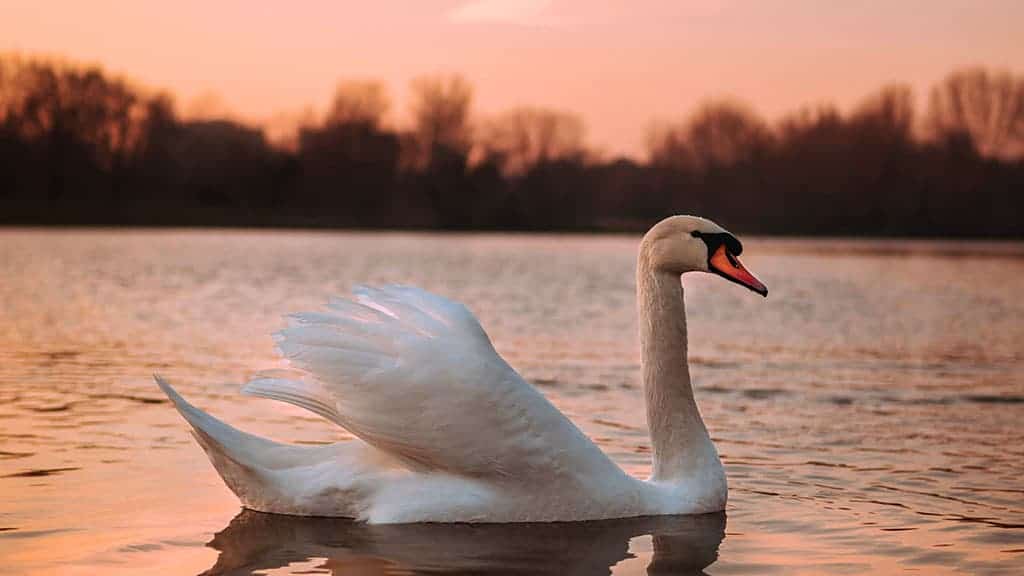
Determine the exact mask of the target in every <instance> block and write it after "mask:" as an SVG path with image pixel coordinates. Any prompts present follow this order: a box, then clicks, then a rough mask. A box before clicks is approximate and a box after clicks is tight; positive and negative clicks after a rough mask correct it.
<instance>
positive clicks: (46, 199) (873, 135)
mask: <svg viewBox="0 0 1024 576" xmlns="http://www.w3.org/2000/svg"><path fill="white" fill-rule="evenodd" d="M411 102H412V103H411V106H412V108H411V110H410V112H411V114H410V116H411V119H412V121H411V126H410V127H409V128H408V129H398V128H395V127H393V126H391V125H389V124H388V123H387V122H386V118H387V116H388V112H389V107H390V106H389V100H388V96H387V94H386V92H385V90H384V89H383V87H382V86H381V85H380V84H377V83H373V82H362V83H360V82H355V83H353V82H349V83H343V84H341V85H340V86H339V87H338V89H337V92H336V94H335V96H334V99H333V101H332V103H331V105H330V107H329V109H328V111H327V112H326V114H324V115H323V117H322V118H318V119H315V120H310V121H307V122H305V123H304V124H303V125H301V126H299V127H298V129H297V131H296V134H295V136H294V138H291V139H290V140H289V141H286V142H282V141H275V142H271V141H269V140H268V138H267V136H266V134H265V133H264V131H263V130H261V129H259V128H258V127H254V126H251V125H245V124H243V123H240V122H236V121H232V120H229V119H216V120H195V119H185V118H182V117H181V116H179V114H178V113H177V112H176V110H175V105H174V102H173V100H172V98H171V97H170V96H168V95H167V94H162V93H151V92H148V91H146V90H144V89H141V88H138V87H135V86H134V85H132V84H131V83H129V82H128V81H126V80H124V79H121V78H117V77H113V76H111V75H109V74H106V73H104V72H103V71H102V70H100V69H98V68H95V67H81V66H76V65H69V64H62V63H54V62H51V61H43V60H32V59H29V60H25V59H20V58H17V57H3V58H0V224H31V225H50V224H76V225H198V226H206V225H217V226H308V227H374V228H375V227H387V228H434V229H447V230H459V229H479V230H486V229H496V230H497V229H501V230H638V229H642V228H643V227H645V226H647V225H648V224H650V223H651V222H653V221H655V220H657V219H659V218H661V217H663V216H665V215H668V214H671V213H684V212H685V213H696V214H702V215H706V216H709V217H711V218H714V219H716V220H718V221H720V222H723V223H726V224H727V225H729V226H730V227H731V228H733V229H735V230H740V231H743V232H747V233H750V232H756V233H773V234H830V235H920V236H986V237H994V236H1004V237H1009V236H1012V237H1020V236H1024V224H1022V220H1024V219H1022V218H1021V214H1024V78H1021V77H1018V76H1013V75H1011V74H1010V73H1008V72H990V71H987V70H984V69H968V70H963V71H958V72H954V73H953V74H951V75H950V76H948V77H947V78H946V79H945V80H944V81H943V82H941V83H939V84H938V85H936V86H935V87H934V88H933V89H932V91H931V93H930V95H929V98H928V104H927V109H926V111H925V113H924V114H922V115H920V117H919V115H918V114H917V113H916V111H915V107H914V98H913V95H912V94H911V91H910V89H909V88H907V87H904V86H890V87H886V88H884V89H882V90H880V91H879V92H878V93H877V94H874V95H872V96H870V97H869V98H867V99H865V100H864V102H863V103H862V104H861V105H860V106H858V107H857V108H856V109H854V110H853V111H852V112H850V113H847V114H842V113H840V112H839V111H838V110H837V109H836V108H835V107H833V106H829V105H823V106H819V107H816V108H810V109H804V110H801V111H798V112H795V113H793V114H790V115H788V116H786V117H784V118H782V119H781V120H779V121H777V122H775V123H772V124H769V123H768V122H766V121H764V120H763V119H761V118H759V117H758V116H757V115H756V114H755V113H754V112H753V111H751V110H750V109H749V108H747V107H746V106H744V105H743V104H741V103H737V102H729V101H724V102H709V103H706V104H705V105H703V106H702V107H700V108H699V109H698V110H697V111H696V112H694V113H693V114H692V115H691V116H690V117H689V118H687V119H685V120H684V121H681V122H679V123H668V124H665V125H662V126H661V127H659V128H657V129H655V130H652V131H651V133H650V138H649V150H648V151H649V155H648V159H647V160H646V161H645V162H642V163H641V162H636V161H633V160H629V159H624V158H618V159H604V158H601V157H600V155H598V154H596V153H594V152H592V151H590V150H589V149H588V147H587V145H586V142H585V130H584V125H583V122H582V121H581V120H580V119H579V118H578V117H576V116H574V115H572V114H570V113H565V112H560V111H551V110H544V109H538V108H521V109H516V110H512V111H509V112H507V113H505V114H502V115H499V116H497V117H494V118H490V119H486V120H483V121H476V120H475V119H474V117H473V116H472V114H471V105H472V89H471V87H470V86H469V85H468V84H467V83H466V82H465V81H464V80H462V79H460V78H458V77H432V78H423V79H420V80H417V81H415V82H414V83H413V86H412V101H411Z"/></svg>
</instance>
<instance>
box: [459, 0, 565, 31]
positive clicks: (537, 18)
mask: <svg viewBox="0 0 1024 576" xmlns="http://www.w3.org/2000/svg"><path fill="white" fill-rule="evenodd" d="M550 6H551V0H471V1H470V2H466V3H465V4H462V5H460V6H458V7H457V8H455V9H454V10H452V11H451V12H449V13H448V19H449V20H451V21H452V22H459V23H471V22H473V23H475V22H488V23H500V24H517V25H520V26H545V27H546V26H551V25H552V22H551V21H550V18H549V17H548V15H547V14H546V12H547V10H548V8H549V7H550Z"/></svg>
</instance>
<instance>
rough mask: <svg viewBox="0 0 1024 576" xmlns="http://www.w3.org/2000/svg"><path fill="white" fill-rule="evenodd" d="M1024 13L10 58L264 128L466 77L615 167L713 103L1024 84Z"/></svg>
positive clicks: (286, 33) (561, 2) (663, 21)
mask: <svg viewBox="0 0 1024 576" xmlns="http://www.w3.org/2000/svg"><path fill="white" fill-rule="evenodd" d="M1021 23H1024V2H1020V1H1015V0H1007V1H995V0H993V1H974V2H970V1H947V0H930V1H927V0H925V1H900V2H853V1H843V2H823V1H820V0H815V1H811V0H789V1H782V0H779V1H775V2H769V1H738V0H737V1H734V0H708V1H703V2H683V1H653V0H652V1H648V2H596V1H594V2H591V1H585V0H465V1H461V0H436V1H423V2H418V1H412V0H410V1H407V2H400V1H396V0H384V1H378V2H370V1H366V0H363V1H335V2H329V1H323V2H312V1H299V2H288V3H285V2H269V1H258V0H249V1H223V2H211V1H195V0H179V1H177V2H138V1H135V2H132V1H115V0H91V1H88V2H78V1H69V2H59V1H56V0H33V1H32V2H6V3H5V6H4V8H3V16H2V17H0V50H2V51H17V52H21V53H24V54H40V53H42V54H47V55H56V56H64V57H68V58H71V59H74V60H79V61H85V62H96V63H100V64H102V65H104V66H105V67H106V68H107V69H108V70H110V71H113V72H117V73H122V74H124V75H126V76H128V77H130V78H133V79H136V80H138V81H140V82H141V83H143V84H145V85H147V86H151V87H156V88H167V89H169V90H171V91H172V92H174V93H175V94H176V95H177V96H178V101H179V104H180V105H181V106H180V107H181V108H183V109H188V107H189V103H190V101H193V100H195V99H197V98H198V97H200V96H202V95H204V94H211V93H213V94H216V95H218V96H219V98H220V99H221V100H222V101H223V102H224V104H225V105H226V106H227V107H229V108H230V109H232V110H235V111H237V112H238V113H239V114H240V115H241V116H242V117H244V118H246V119H250V120H255V121H260V120H262V119H266V118H269V117H271V116H274V115H275V114H279V113H297V112H298V111H300V110H302V109H304V108H306V107H307V106H311V107H312V108H313V109H314V110H322V109H323V108H324V107H325V105H326V103H327V102H328V100H329V98H330V95H331V93H332V92H333V88H334V86H335V84H336V83H337V82H338V81H339V80H342V79H363V78H374V79H379V80H381V81H383V82H384V83H385V84H386V85H387V86H388V88H389V90H390V93H391V95H392V98H393V100H394V103H395V106H394V109H395V114H394V115H393V121H394V122H395V123H401V122H403V121H404V115H403V112H404V109H405V106H404V103H405V102H404V98H405V95H406V93H407V86H408V82H409V80H410V79H411V78H414V77H416V76H419V75H423V74H435V73H453V72H457V73H460V74H462V75H464V76H465V77H466V78H467V79H469V80H470V81H471V82H472V83H473V85H474V86H475V88H476V99H475V112H476V113H477V114H478V115H479V116H486V115H488V114H493V113H495V112H499V111H501V110H503V109H506V108H509V107H512V106H517V105H526V104H529V105H537V106H545V107H550V108H559V109H567V110H572V111H575V112H577V113H579V114H580V115H581V116H582V117H583V119H584V120H585V121H586V124H587V127H588V134H589V141H590V142H591V144H593V145H595V146H596V147H598V148H599V149H601V150H603V151H604V152H606V153H608V154H619V153H625V154H632V155H639V154H642V152H643V149H644V139H645V138H644V137H645V133H646V131H647V129H648V127H649V126H650V125H651V123H652V121H656V120H665V119H675V118H680V117H683V116H685V115H686V114H687V113H688V112H689V111H690V110H692V109H693V107H694V106H695V105H696V104H697V103H698V102H700V101H701V100H703V99H705V98H713V97H722V96H731V97H738V98H741V99H743V100H746V101H747V102H748V103H750V104H751V105H752V106H753V107H754V108H755V109H757V110H758V111H760V112H761V113H762V114H764V115H766V116H768V117H769V118H773V117H777V116H778V115H779V114H781V113H783V112H785V111H787V110H791V109H794V108H797V107H799V106H801V105H803V104H813V103H818V102H822V101H831V102H835V103H837V104H839V105H840V106H842V107H844V108H846V107H849V106H851V105H853V104H855V103H856V102H857V101H858V100H859V99H860V98H861V97H862V96H864V95H866V94H868V93H870V92H872V91H873V90H875V89H877V88H879V87H880V86H882V85H883V84H885V83H890V82H896V81H904V82H908V83H910V84H911V86H913V88H914V89H915V91H916V93H917V95H918V97H919V100H920V101H921V103H922V104H923V103H924V96H926V94H927V90H928V88H929V87H930V86H931V85H932V84H933V83H934V82H935V81H937V80H940V79H941V78H942V77H943V76H945V75H946V74H947V73H948V72H949V71H951V70H952V69H954V68H957V67H961V66H968V65H979V64H980V65H984V66H989V67H993V68H1009V69H1011V70H1013V71H1015V72H1018V73H1019V72H1021V71H1022V69H1024V40H1022V35H1021Z"/></svg>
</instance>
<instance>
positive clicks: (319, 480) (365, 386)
mask: <svg viewBox="0 0 1024 576" xmlns="http://www.w3.org/2000/svg"><path fill="white" fill-rule="evenodd" d="M741 251H742V246H741V245H740V243H739V241H738V240H736V238H735V237H734V236H733V235H732V234H730V233H728V232H727V231H725V230H724V229H722V228H721V227H719V226H718V225H716V224H714V223H713V222H710V221H708V220H705V219H702V218H697V217H693V216H674V217H671V218H668V219H666V220H663V221H661V222H659V223H658V224H657V225H655V226H654V227H653V228H651V230H650V231H648V232H647V234H646V235H645V236H644V238H643V240H642V242H641V244H640V254H639V262H638V265H637V291H638V303H639V314H640V342H641V348H642V370H643V385H644V393H645V395H646V400H647V420H648V424H649V426H650V431H651V443H652V448H653V450H652V452H653V458H654V470H653V474H652V476H651V478H650V479H649V480H647V481H641V480H638V479H636V478H633V477H631V476H629V475H628V474H626V473H625V472H623V471H622V469H620V468H619V467H618V466H617V465H615V463H613V462H612V461H611V460H610V459H609V458H608V457H607V456H606V455H605V454H604V453H603V452H602V451H601V450H600V449H599V448H598V447H597V446H596V445H595V444H594V443H593V442H591V441H590V439H589V438H587V437H586V436H585V435H584V434H583V433H582V432H581V431H580V430H579V429H578V428H577V427H576V426H575V425H573V423H572V422H570V421H569V419H568V418H566V417H565V416H564V415H563V414H562V413H561V412H559V411H558V409H556V408H555V407H554V406H553V405H552V404H551V403H550V402H548V400H547V399H546V398H544V396H543V395H542V394H541V393H540V392H538V391H537V389H535V388H534V387H533V386H531V385H530V384H528V383H527V382H526V381H525V380H523V378H522V377H521V376H520V375H519V374H518V373H516V371H515V370H513V369H512V368H511V367H510V366H509V365H508V364H507V363H506V362H505V361H504V360H503V359H502V358H501V357H500V356H499V355H498V354H497V352H495V350H494V348H493V347H492V345H491V342H490V340H489V339H488V337H487V334H486V333H485V332H484V330H483V328H481V327H480V324H479V323H478V322H477V320H476V318H475V317H474V316H473V314H472V313H471V312H470V311H469V310H468V309H466V308H465V307H464V306H463V305H461V304H459V303H456V302H452V301H450V300H447V299H445V298H442V297H440V296H436V295H434V294H430V293H428V292H425V291H423V290H420V289H417V288H411V287H404V286H389V287H384V288H365V287H364V288H357V289H356V290H354V296H353V298H352V299H337V300H332V301H331V302H330V303H329V304H328V309H329V310H328V311H327V312H307V313H300V314H295V315H293V316H291V317H290V318H291V323H290V326H289V327H288V328H285V329H284V330H282V331H280V332H279V333H278V334H277V335H276V337H277V342H278V346H279V348H280V350H281V353H282V354H283V355H284V356H285V357H286V358H287V359H288V360H289V361H290V363H291V364H292V365H293V366H295V367H297V368H299V369H301V370H302V371H303V372H302V374H303V376H301V377H300V378H298V379H284V378H280V377H272V376H266V377H260V378H257V379H255V380H253V381H251V382H249V383H248V384H247V385H246V386H245V388H244V389H243V392H244V393H246V394H250V395H254V396H261V397H265V398H273V399H275V400H281V401H283V402H288V403H291V404H295V405H297V406H301V407H303V408H307V409H309V410H311V411H313V412H315V413H317V414H319V415H321V416H323V417H324V418H326V419H328V420H331V421H332V422H335V423H336V424H338V425H339V426H342V427H343V428H345V429H346V430H348V431H349V432H351V433H352V434H354V435H355V436H357V437H358V438H359V440H356V441H350V442H339V443H337V444H332V445H328V446H315V447H309V446H293V445H287V444H280V443H277V442H272V441H270V440H266V439H264V438H260V437H257V436H253V435H251V434H247V433H245V432H241V431H239V430H236V429H235V428H232V427H231V426H228V425H227V424H224V423H223V422H221V421H219V420H217V419H215V418H213V417H212V416H210V415H208V414H206V413H205V412H203V411H201V410H199V409H197V408H195V407H194V406H192V405H191V404H189V403H188V402H186V401H185V400H184V399H183V398H182V397H181V396H180V395H178V394H177V392H175V391H174V389H173V388H171V386H170V385H169V384H167V383H166V382H165V381H163V380H162V379H160V378H159V377H157V382H158V383H159V385H160V387H161V388H162V389H163V390H164V392H165V393H166V394H167V395H168V397H170V399H171V400H172V401H173V402H174V405H175V406H176V407H177V409H178V410H179V411H180V412H181V414H182V416H184V417H185V419H186V420H187V421H188V422H189V423H190V424H191V425H192V428H193V432H194V435H195V437H196V439H197V440H198V441H199V443H200V444H201V445H202V447H203V448H204V449H205V450H206V453H207V454H208V455H209V457H210V460H211V461H212V462H213V465H214V467H216V469H217V471H218V472H219V473H220V475H221V477H222V478H223V479H224V481H225V483H226V484H227V485H228V487H230V488H231V490H233V491H234V492H235V494H237V495H238V497H239V499H241V501H242V504H243V505H244V506H245V507H247V508H251V509H254V510H258V511H263V512H275V513H281V514H296V515H305V516H343V517H350V518H357V519H361V520H366V521H368V522H371V523H407V522H545V521H575V520H595V519H607V518H622V517H631V516H647V515H661V514H696V513H703V512H714V511H719V510H723V509H724V507H725V502H726V493H727V489H726V479H725V472H724V470H723V468H722V463H721V461H720V460H719V458H718V452H717V451H716V450H715V446H714V444H713V443H712V442H711V439H710V437H709V436H708V432H707V429H706V428H705V427H704V422H703V420H701V416H700V412H699V411H698V409H697V404H696V403H695V402H694V399H693V388H692V387H691V385H690V375H689V369H688V366H687V358H686V317H685V310H684V306H683V291H682V285H681V283H680V281H679V276H680V275H681V274H682V273H684V272H688V271H704V272H713V273H716V274H719V275H721V276H723V277H725V278H727V279H729V280H732V281H735V282H738V283H740V284H742V285H744V286H746V287H748V288H750V289H752V290H754V291H755V292H758V293H760V294H762V295H766V294H767V289H766V288H765V287H764V285H763V284H761V282H759V281H758V280H757V279H756V278H754V277H753V276H752V275H751V274H750V273H749V272H747V271H746V270H745V269H744V268H743V266H742V265H741V264H740V263H739V261H738V260H737V259H736V256H738V255H739V254H740V252H741Z"/></svg>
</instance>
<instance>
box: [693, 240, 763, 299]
mask: <svg viewBox="0 0 1024 576" xmlns="http://www.w3.org/2000/svg"><path fill="white" fill-rule="evenodd" d="M708 267H709V268H711V271H712V272H714V273H715V274H718V275H719V276H722V277H723V278H725V279H726V280H732V281H733V282H735V283H737V284H739V285H741V286H746V287H747V288H750V289H751V290H753V291H754V292H757V293H758V294H760V295H761V296H768V287H767V286H765V285H764V284H762V283H761V281H760V280H758V279H757V278H754V275H753V274H751V273H750V272H748V271H747V269H746V268H744V267H743V264H741V263H740V261H739V259H737V258H736V257H735V256H733V255H732V254H730V253H729V251H728V250H726V249H725V244H722V245H720V246H719V247H718V249H717V250H715V253H714V254H713V255H712V256H711V258H710V260H708Z"/></svg>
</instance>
